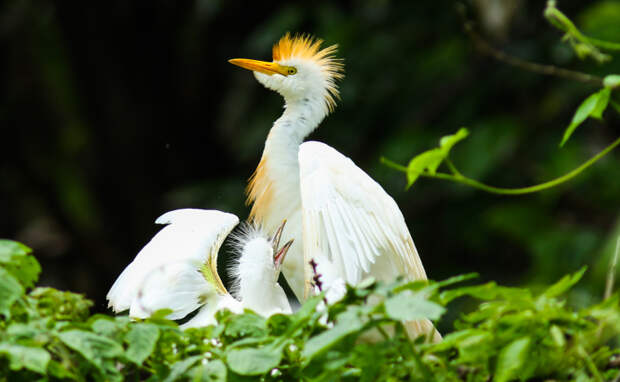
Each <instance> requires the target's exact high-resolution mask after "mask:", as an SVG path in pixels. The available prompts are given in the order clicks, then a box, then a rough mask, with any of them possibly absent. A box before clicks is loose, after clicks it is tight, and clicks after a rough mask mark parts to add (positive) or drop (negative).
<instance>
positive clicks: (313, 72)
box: [229, 33, 344, 117]
mask: <svg viewBox="0 0 620 382" xmlns="http://www.w3.org/2000/svg"><path fill="white" fill-rule="evenodd" d="M322 42H323V41H322V40H317V39H314V38H313V37H311V36H305V35H300V36H293V37H291V36H290V35H289V34H288V33H287V34H286V35H284V37H282V38H281V39H280V41H278V42H277V43H276V44H275V45H274V46H273V61H272V62H266V61H257V60H249V59H243V58H237V59H232V60H229V62H230V63H232V64H234V65H238V66H240V67H242V68H245V69H249V70H252V71H253V72H254V76H255V77H256V79H257V80H258V82H260V83H261V84H263V85H264V86H265V87H267V88H268V89H271V90H275V91H277V92H278V93H280V94H281V95H282V96H283V97H284V100H285V101H286V104H287V105H291V104H294V103H300V102H305V103H309V104H315V105H317V107H318V108H319V109H320V111H321V112H322V113H323V117H324V116H325V115H327V114H328V113H329V112H331V111H332V110H333V109H334V107H335V106H336V99H337V98H339V93H338V86H337V85H336V80H338V79H341V78H342V77H343V76H344V75H343V71H344V65H343V64H342V60H340V59H338V58H336V57H335V56H334V54H335V53H336V50H337V46H336V45H332V46H329V47H327V48H325V49H320V48H321V44H322Z"/></svg>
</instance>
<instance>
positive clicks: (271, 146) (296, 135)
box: [263, 97, 327, 189]
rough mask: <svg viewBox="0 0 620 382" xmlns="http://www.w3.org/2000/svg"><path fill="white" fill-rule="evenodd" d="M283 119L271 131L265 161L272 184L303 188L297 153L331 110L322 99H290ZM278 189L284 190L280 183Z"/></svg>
mask: <svg viewBox="0 0 620 382" xmlns="http://www.w3.org/2000/svg"><path fill="white" fill-rule="evenodd" d="M284 108H285V110H284V113H283V114H282V116H280V118H278V119H277V120H276V121H275V122H274V124H273V127H272V128H271V131H270V132H269V135H268V136H267V140H266V141H265V151H264V153H263V158H265V159H266V160H267V163H266V165H267V166H268V172H269V173H270V174H272V175H273V176H270V178H271V181H272V182H274V183H279V182H280V181H281V182H283V183H286V185H283V186H284V188H288V187H286V186H287V185H290V186H292V187H293V188H294V189H297V188H298V185H299V163H298V159H297V154H298V151H299V145H301V144H302V142H303V141H304V139H305V138H306V137H307V136H308V135H309V134H310V133H312V132H313V131H314V130H315V129H316V128H317V127H318V125H319V123H320V122H321V121H322V120H323V118H325V116H326V115H327V108H326V106H325V102H324V101H323V99H322V98H318V97H317V98H303V99H298V100H294V101H291V100H287V102H286V104H285V106H284ZM276 189H280V187H278V185H277V184H276Z"/></svg>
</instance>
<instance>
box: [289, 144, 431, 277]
mask: <svg viewBox="0 0 620 382" xmlns="http://www.w3.org/2000/svg"><path fill="white" fill-rule="evenodd" d="M299 166H300V181H301V201H302V210H303V212H302V215H303V245H304V257H305V258H306V259H310V258H311V257H312V256H313V254H317V253H320V254H324V255H326V256H327V257H328V259H329V260H330V261H331V262H332V263H333V266H334V267H335V268H336V270H337V272H338V273H339V274H341V275H343V277H344V279H345V281H346V282H348V283H349V284H353V285H354V284H357V283H359V282H360V281H362V280H363V279H364V278H366V277H367V276H370V275H372V276H373V277H375V278H376V279H379V280H390V281H391V280H394V279H395V278H396V277H398V276H400V275H402V276H405V277H407V278H408V279H412V280H419V279H426V273H425V272H424V267H423V266H422V262H421V261H420V257H419V256H418V252H417V250H416V247H415V245H414V243H413V239H412V238H411V235H410V234H409V230H408V228H407V225H406V224H405V219H404V218H403V215H402V213H401V212H400V209H399V208H398V206H397V205H396V202H394V200H393V199H392V198H391V197H390V196H389V195H388V194H387V193H386V192H385V191H384V190H383V188H381V186H380V185H379V184H378V183H377V182H375V181H374V180H373V179H372V178H370V176H368V175H367V174H366V173H365V172H364V171H362V170H361V169H360V168H359V167H357V166H356V165H355V164H354V163H353V162H352V161H351V160H350V159H349V158H347V157H345V156H344V155H342V154H340V153H339V152H338V151H336V150H334V149H333V148H331V147H329V146H327V145H325V144H323V143H320V142H306V143H304V144H302V145H301V146H300V149H299Z"/></svg>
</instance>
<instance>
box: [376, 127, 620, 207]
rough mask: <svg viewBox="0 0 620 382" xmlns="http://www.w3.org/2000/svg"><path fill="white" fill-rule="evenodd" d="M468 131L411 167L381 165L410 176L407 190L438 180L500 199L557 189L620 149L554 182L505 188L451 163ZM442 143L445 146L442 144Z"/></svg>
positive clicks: (447, 138) (447, 139)
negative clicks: (454, 150)
mask: <svg viewBox="0 0 620 382" xmlns="http://www.w3.org/2000/svg"><path fill="white" fill-rule="evenodd" d="M467 135H468V131H467V129H465V128H461V129H460V130H459V131H458V132H457V133H456V134H454V135H448V136H445V137H443V138H441V140H440V145H439V148H435V149H432V150H429V151H425V152H423V153H422V154H419V155H417V156H416V157H414V158H413V159H412V160H411V161H410V162H409V165H408V166H403V165H400V164H398V163H396V162H394V161H392V160H390V159H387V158H385V157H382V158H381V163H383V164H385V165H387V166H388V167H391V168H393V169H394V170H398V171H401V172H404V173H405V174H407V188H409V187H411V186H412V185H413V183H414V182H415V181H416V180H417V179H418V178H419V177H420V176H422V177H426V178H435V179H443V180H449V181H452V182H456V183H461V184H465V185H467V186H471V187H474V188H477V189H479V190H482V191H486V192H489V193H493V194H501V195H523V194H531V193H533V192H539V191H542V190H546V189H548V188H552V187H555V186H558V185H560V184H562V183H565V182H567V181H569V180H571V179H573V178H574V177H576V176H577V175H579V174H581V173H582V172H583V171H584V170H585V169H587V168H588V167H590V166H592V165H593V164H594V163H596V162H597V161H598V160H600V159H601V158H603V157H604V156H605V155H607V154H608V153H609V152H610V151H612V150H613V149H614V148H616V147H617V146H618V145H620V138H618V139H616V140H615V141H613V142H612V143H611V144H610V145H609V146H607V147H606V148H604V149H603V150H601V151H600V152H599V153H598V154H596V155H595V156H593V157H592V158H590V159H589V160H587V161H586V162H584V163H583V164H582V165H580V166H579V167H577V168H575V169H573V170H572V171H570V172H568V173H566V174H564V175H562V176H560V177H558V178H555V179H552V180H550V181H547V182H544V183H540V184H536V185H533V186H528V187H521V188H502V187H495V186H490V185H487V184H484V183H482V182H479V181H477V180H475V179H472V178H468V177H466V176H465V175H463V174H462V173H461V172H460V171H459V170H458V169H457V168H456V167H455V166H454V164H453V163H452V161H451V160H450V157H449V153H450V149H451V148H452V146H453V145H454V144H455V143H456V142H458V141H460V140H462V139H464V138H465V137H467ZM442 142H443V143H442ZM447 142H451V144H450V145H446V143H447ZM442 163H445V164H446V166H447V167H448V169H449V170H450V173H445V172H437V169H438V168H439V166H440V165H441V164H442Z"/></svg>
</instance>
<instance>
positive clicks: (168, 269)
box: [107, 209, 292, 328]
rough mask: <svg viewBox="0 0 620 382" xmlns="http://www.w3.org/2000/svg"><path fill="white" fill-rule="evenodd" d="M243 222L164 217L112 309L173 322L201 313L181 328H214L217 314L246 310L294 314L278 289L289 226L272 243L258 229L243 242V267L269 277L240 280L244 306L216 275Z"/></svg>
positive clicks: (204, 215)
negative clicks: (225, 246) (160, 313)
mask: <svg viewBox="0 0 620 382" xmlns="http://www.w3.org/2000/svg"><path fill="white" fill-rule="evenodd" d="M238 221H239V219H238V218H237V217H236V216H235V215H232V214H228V213H224V212H221V211H216V210H197V209H181V210H175V211H170V212H168V213H166V214H164V215H162V216H161V217H160V218H158V219H157V221H156V222H157V223H160V224H166V226H165V227H164V228H163V229H162V230H161V231H159V232H158V233H157V234H156V235H155V237H153V239H152V240H151V241H150V242H149V243H148V244H147V245H146V246H145V247H144V248H143V249H142V250H141V251H140V252H139V253H138V255H136V258H135V259H134V261H133V262H132V263H131V264H129V266H127V268H125V270H124V271H123V272H122V273H121V275H120V276H119V278H118V279H117V280H116V282H115V283H114V285H113V286H112V288H111V289H110V292H109V293H108V295H107V298H108V301H109V305H110V307H112V309H113V310H114V311H115V312H120V311H123V310H127V309H129V316H130V317H134V318H146V317H149V316H150V315H151V314H152V313H154V312H155V311H157V310H159V309H171V310H172V313H170V314H169V315H168V316H167V317H168V318H169V319H182V318H185V317H186V316H187V315H188V314H189V313H191V312H194V311H196V310H197V309H200V310H199V311H198V313H197V314H196V315H195V316H194V317H192V318H191V319H190V320H189V321H187V322H186V323H185V324H184V325H182V326H181V327H182V328H187V327H199V326H205V325H209V324H214V323H215V313H216V312H217V311H219V310H221V309H224V308H226V309H229V310H231V311H232V312H234V313H240V312H241V311H242V310H243V309H244V308H248V309H252V310H255V311H256V312H257V313H259V314H262V315H271V314H274V313H290V310H291V309H290V305H289V304H288V300H286V296H285V295H284V291H283V290H282V288H281V287H280V286H279V285H278V284H277V275H278V274H279V272H280V265H281V263H282V260H283V259H284V258H285V256H286V253H287V251H288V249H289V248H290V246H291V243H292V241H289V242H288V243H286V244H285V245H284V246H283V247H282V248H278V246H279V243H280V237H281V233H282V231H283V229H284V223H283V224H282V225H281V226H280V227H279V228H278V230H277V231H276V234H275V235H274V237H273V239H271V240H270V239H268V238H267V237H266V235H264V234H263V233H262V232H261V231H260V230H258V229H253V230H252V232H253V237H252V238H251V239H249V238H248V239H247V240H246V239H245V238H244V237H243V236H240V237H238V239H237V240H238V242H239V247H238V248H239V249H240V250H239V264H245V263H254V264H255V265H257V266H259V265H260V266H261V268H260V271H261V272H265V274H263V275H257V274H253V275H252V277H250V278H248V279H247V280H244V277H245V273H243V274H241V273H240V274H239V275H238V283H239V285H240V286H241V285H243V288H240V289H239V295H238V296H239V297H240V298H241V299H242V301H241V302H240V301H238V300H237V299H235V298H234V297H233V296H232V295H231V294H230V293H229V292H228V291H227V290H226V288H225V287H224V285H223V283H222V281H221V279H220V277H219V274H218V272H217V254H218V251H219V249H220V247H221V245H222V242H223V241H224V239H225V238H226V236H228V234H229V233H230V231H231V230H232V229H233V228H234V227H235V226H236V225H237V223H238ZM248 240H249V241H248ZM245 241H247V243H246V242H245ZM259 259H260V260H259ZM265 280H276V281H274V282H273V283H266V282H265ZM250 291H251V293H250ZM281 296H284V300H283V299H282V298H281Z"/></svg>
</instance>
